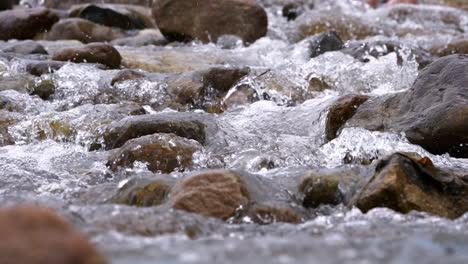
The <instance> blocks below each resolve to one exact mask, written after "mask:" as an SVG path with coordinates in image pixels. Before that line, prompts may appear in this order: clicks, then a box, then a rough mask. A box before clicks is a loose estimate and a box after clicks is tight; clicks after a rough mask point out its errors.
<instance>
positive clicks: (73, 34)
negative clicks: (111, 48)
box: [45, 18, 125, 43]
mask: <svg viewBox="0 0 468 264" xmlns="http://www.w3.org/2000/svg"><path fill="white" fill-rule="evenodd" d="M122 37H125V34H123V33H122V32H120V31H118V30H115V29H112V28H110V27H106V26H102V25H98V24H96V23H93V22H91V21H88V20H85V19H81V18H69V19H63V20H61V21H60V22H58V23H57V24H55V25H54V26H53V27H52V28H51V29H50V31H49V32H47V34H46V36H45V39H46V40H67V39H68V40H79V41H81V42H82V43H91V42H109V41H112V40H114V39H118V38H122Z"/></svg>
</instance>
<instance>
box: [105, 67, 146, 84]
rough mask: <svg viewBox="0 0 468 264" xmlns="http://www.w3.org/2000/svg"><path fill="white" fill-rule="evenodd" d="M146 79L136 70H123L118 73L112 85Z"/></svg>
mask: <svg viewBox="0 0 468 264" xmlns="http://www.w3.org/2000/svg"><path fill="white" fill-rule="evenodd" d="M143 77H145V75H143V74H142V73H139V72H137V71H134V70H122V71H120V72H119V73H117V74H116V75H115V76H114V78H112V80H111V85H114V84H116V83H118V82H123V81H128V80H138V79H141V78H143Z"/></svg>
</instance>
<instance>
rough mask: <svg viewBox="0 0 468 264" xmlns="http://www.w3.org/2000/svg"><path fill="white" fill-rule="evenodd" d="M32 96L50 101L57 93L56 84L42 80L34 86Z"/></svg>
mask: <svg viewBox="0 0 468 264" xmlns="http://www.w3.org/2000/svg"><path fill="white" fill-rule="evenodd" d="M32 89H33V90H32V91H31V94H32V95H38V96H39V97H40V98H42V99H44V100H48V99H49V98H50V96H51V95H53V94H54V93H55V89H56V87H55V83H54V82H53V81H52V80H40V81H38V82H37V83H35V84H34V85H32Z"/></svg>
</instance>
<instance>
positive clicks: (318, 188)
mask: <svg viewBox="0 0 468 264" xmlns="http://www.w3.org/2000/svg"><path fill="white" fill-rule="evenodd" d="M339 183H340V180H339V179H337V178H336V177H331V176H325V177H322V176H320V175H315V174H310V175H308V176H307V177H305V178H304V179H303V180H302V181H301V183H300V184H299V193H300V194H302V195H303V197H304V199H303V201H302V205H303V206H304V207H306V208H316V207H318V206H320V205H323V204H330V205H337V204H339V203H341V202H343V193H342V192H341V190H340V189H339Z"/></svg>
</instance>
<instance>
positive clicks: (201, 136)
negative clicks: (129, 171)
mask: <svg viewBox="0 0 468 264" xmlns="http://www.w3.org/2000/svg"><path fill="white" fill-rule="evenodd" d="M156 133H172V134H175V135H177V136H179V137H184V138H188V139H194V140H196V141H198V142H199V143H200V144H204V143H205V137H206V136H205V126H204V125H203V124H202V123H201V122H200V121H197V120H183V119H166V118H164V117H159V116H157V115H142V116H135V117H129V118H125V119H122V120H120V121H118V122H115V123H112V124H110V125H108V126H106V127H105V128H103V133H102V138H103V144H104V146H105V148H106V149H113V148H118V147H120V146H122V145H123V144H124V143H125V142H127V141H128V140H130V139H133V138H138V137H141V136H146V135H151V134H156Z"/></svg>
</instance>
